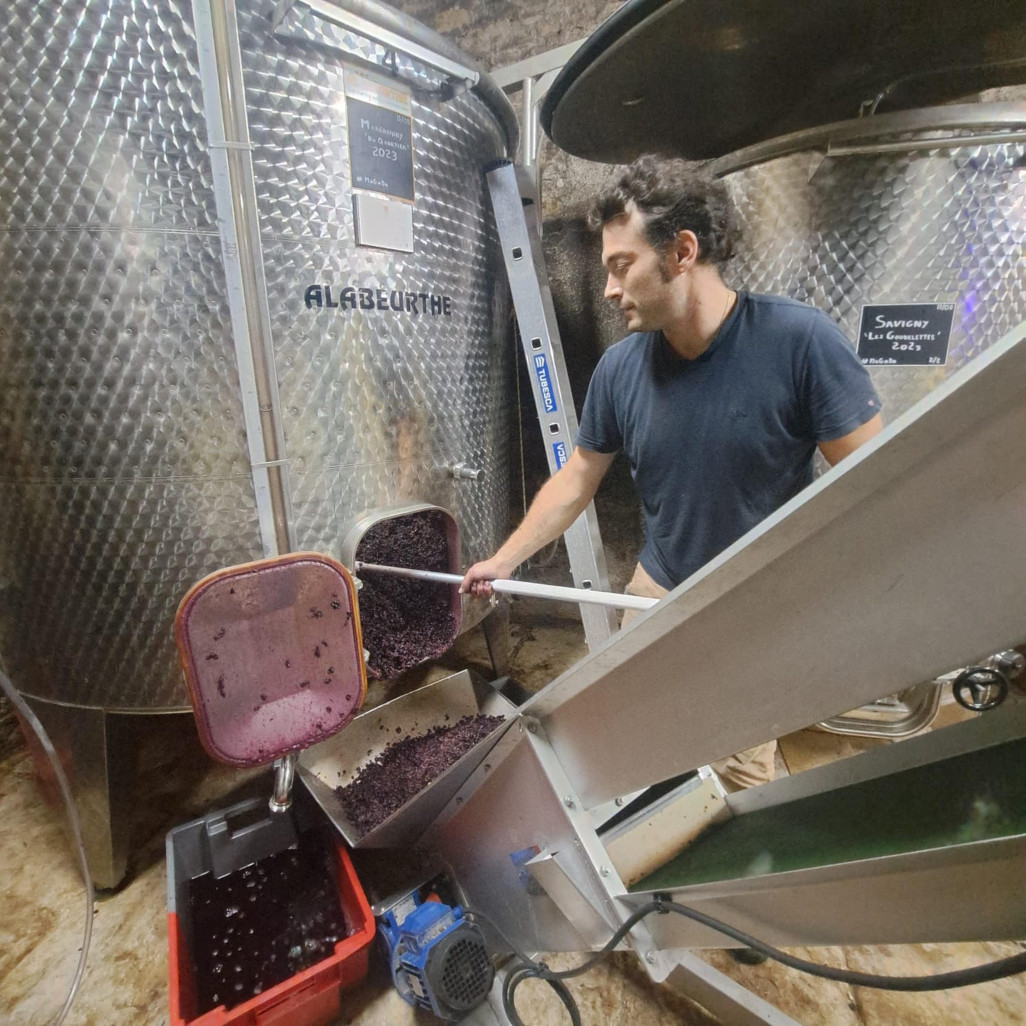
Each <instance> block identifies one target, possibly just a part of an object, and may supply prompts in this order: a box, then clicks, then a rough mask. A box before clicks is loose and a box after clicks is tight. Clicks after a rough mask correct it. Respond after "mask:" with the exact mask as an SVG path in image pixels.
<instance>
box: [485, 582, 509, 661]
mask: <svg viewBox="0 0 1026 1026" xmlns="http://www.w3.org/2000/svg"><path fill="white" fill-rule="evenodd" d="M481 628H482V630H483V631H484V636H485V644H486V645H487V646H488V657H489V659H491V661H492V669H493V670H494V671H495V676H496V677H507V676H509V667H510V644H509V602H508V601H507V600H506V599H504V598H500V599H499V601H498V602H497V603H496V604H495V608H494V609H493V610H492V611H491V612H490V613H489V614H488V615H487V616H486V617H485V618H484V620H483V621H482V622H481Z"/></svg>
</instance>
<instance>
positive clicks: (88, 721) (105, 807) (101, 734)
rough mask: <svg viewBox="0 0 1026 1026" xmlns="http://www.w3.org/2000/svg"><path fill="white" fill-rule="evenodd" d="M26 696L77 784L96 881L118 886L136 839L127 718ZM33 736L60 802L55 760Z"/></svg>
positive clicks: (48, 784)
mask: <svg viewBox="0 0 1026 1026" xmlns="http://www.w3.org/2000/svg"><path fill="white" fill-rule="evenodd" d="M24 697H25V701H26V702H27V703H28V704H29V706H31V708H32V711H33V712H34V713H35V714H36V716H38V717H39V719H40V721H41V722H42V724H43V727H44V728H45V729H46V732H47V734H49V736H50V741H51V742H52V744H53V747H54V749H55V750H56V752H57V755H58V758H60V759H61V763H62V766H63V768H64V773H65V775H66V776H67V778H68V783H69V785H70V786H71V793H72V795H73V797H74V799H75V807H76V809H77V811H78V818H79V821H80V823H81V826H82V839H83V841H84V843H85V849H86V857H87V859H88V862H89V871H90V873H91V874H92V877H93V884H94V886H96V887H99V888H111V887H116V886H117V885H118V884H119V883H120V882H121V880H122V878H123V877H124V875H125V869H126V867H127V863H128V847H129V840H130V834H129V822H128V813H129V808H130V800H131V788H132V773H131V766H130V762H131V758H130V753H129V747H130V746H129V745H128V743H127V738H126V737H125V736H124V735H125V731H124V730H123V729H122V728H123V725H122V724H121V723H120V722H119V721H120V720H123V719H125V717H118V716H116V715H114V714H112V713H106V712H103V711H102V710H98V709H83V708H81V707H79V706H67V705H56V704H54V703H52V702H46V701H43V700H41V699H38V698H29V697H28V696H27V695H26V696H24ZM28 741H29V747H30V748H31V749H32V755H33V759H34V761H35V765H36V771H37V773H38V774H39V777H40V781H41V784H42V787H43V789H44V790H45V791H46V792H47V793H48V796H50V793H51V792H52V797H53V800H54V801H56V802H58V803H59V802H60V796H59V793H58V791H57V785H56V782H55V781H54V780H53V779H52V778H53V770H52V769H51V767H50V762H49V760H48V759H47V758H46V755H45V753H44V752H43V751H42V750H41V749H39V746H38V745H37V744H36V743H35V737H34V735H33V736H31V737H29V738H28Z"/></svg>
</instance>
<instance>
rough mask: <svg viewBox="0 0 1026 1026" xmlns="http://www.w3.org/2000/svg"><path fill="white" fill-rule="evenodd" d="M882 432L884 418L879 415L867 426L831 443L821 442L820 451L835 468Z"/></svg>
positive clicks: (871, 418)
mask: <svg viewBox="0 0 1026 1026" xmlns="http://www.w3.org/2000/svg"><path fill="white" fill-rule="evenodd" d="M882 430H883V417H881V416H880V414H879V413H878V414H877V415H876V416H875V417H870V418H869V420H867V421H866V422H865V424H860V425H859V426H858V427H857V428H856V429H855V430H854V431H851V432H849V433H848V434H846V435H842V436H841V437H840V438H835V439H834V440H833V441H831V442H820V443H819V451H820V452H821V453H822V454H823V458H824V459H825V460H826V461H827V463H829V464H830V466H833V465H834V464H835V463H837V462H838V461H840V460H843V459H844V457H845V456H847V455H849V454H850V453H853V452H854V451H855V450H856V449H857V448H858V447H859V446H860V445H864V444H865V443H866V442H868V441H869V440H870V438H872V437H873V436H874V435H878V434H880V432H881V431H882Z"/></svg>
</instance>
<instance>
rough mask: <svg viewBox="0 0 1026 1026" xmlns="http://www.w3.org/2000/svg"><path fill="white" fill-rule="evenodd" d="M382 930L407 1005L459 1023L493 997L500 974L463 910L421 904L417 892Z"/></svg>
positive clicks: (389, 913)
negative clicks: (491, 995)
mask: <svg viewBox="0 0 1026 1026" xmlns="http://www.w3.org/2000/svg"><path fill="white" fill-rule="evenodd" d="M378 930H379V932H380V934H381V936H382V937H383V938H384V940H385V944H386V946H387V948H388V958H389V965H390V967H391V970H392V979H393V981H394V982H395V986H396V990H398V991H399V993H400V994H401V995H402V997H403V1000H405V1001H406V1002H407V1003H408V1004H411V1005H413V1006H414V1007H416V1008H424V1009H426V1010H427V1011H429V1012H432V1013H433V1014H434V1015H436V1016H438V1018H439V1019H445V1020H447V1021H450V1022H455V1021H457V1020H459V1019H462V1018H463V1017H464V1016H465V1015H466V1014H467V1013H468V1012H470V1011H472V1010H473V1009H475V1008H476V1007H477V1006H478V1005H479V1004H481V1002H482V1001H484V999H485V998H486V997H487V996H488V992H489V991H490V990H491V987H492V980H493V979H494V977H495V969H494V967H493V966H492V960H491V959H490V958H489V957H488V949H487V948H486V947H485V943H484V937H483V936H482V935H481V931H480V930H479V929H478V928H477V926H475V925H474V924H473V923H471V922H469V921H468V920H467V919H465V918H464V917H463V909H462V908H461V907H460V906H459V905H457V906H455V907H454V908H452V907H450V906H448V905H443V904H442V903H441V902H440V901H435V900H427V901H421V900H419V898H418V896H417V893H416V892H414V893H413V894H410V895H408V896H407V897H405V898H403V900H402V901H400V902H398V903H397V904H395V905H393V906H392V907H391V908H390V909H388V911H386V912H385V913H384V914H383V915H382V916H381V918H380V920H379V924H378Z"/></svg>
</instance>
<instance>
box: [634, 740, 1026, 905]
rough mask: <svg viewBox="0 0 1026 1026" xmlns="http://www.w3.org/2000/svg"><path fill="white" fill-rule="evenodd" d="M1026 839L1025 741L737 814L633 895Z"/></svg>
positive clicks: (645, 881)
mask: <svg viewBox="0 0 1026 1026" xmlns="http://www.w3.org/2000/svg"><path fill="white" fill-rule="evenodd" d="M1022 833H1026V739H1022V738H1020V739H1017V740H1015V741H1010V742H1007V743H1005V744H1002V745H997V746H995V747H993V748H988V749H983V750H981V751H975V752H970V753H967V754H965V755H960V756H957V757H956V758H952V759H948V760H945V761H944V762H943V763H939V764H938V763H934V764H931V765H928V766H920V767H917V768H915V769H910V770H905V771H904V772H902V773H897V774H894V775H893V776H889V777H884V778H881V779H877V780H871V781H866V782H863V783H860V784H855V785H852V786H851V787H848V788H844V789H842V790H840V791H832V792H829V793H826V794H819V795H814V796H812V797H809V798H803V799H799V800H797V801H794V802H791V803H790V804H787V805H780V806H776V807H774V808H769V809H762V810H759V811H757V812H751V813H748V814H747V815H743V816H738V817H736V818H734V819H732V820H729V821H728V822H725V823H723V824H722V825H719V826H716V827H713V828H712V829H710V830H709V831H708V832H707V833H706V834H704V835H703V836H702V837H700V838H699V839H698V840H697V841H696V842H695V843H694V844H692V845H691V846H689V847H688V848H686V849H685V850H684V851H683V852H681V853H680V854H679V855H678V856H677V857H676V858H674V859H673V860H672V861H670V862H668V863H667V864H666V865H664V866H662V867H661V868H659V869H657V870H656V871H655V872H654V873H651V874H649V875H648V876H647V877H645V878H644V879H642V880H640V881H639V882H638V883H637V884H635V885H634V886H633V887H632V888H631V891H632V892H636V891H656V890H673V889H675V888H678V887H683V886H686V885H688V884H698V883H708V882H710V881H713V880H733V879H737V878H739V877H746V876H761V875H764V874H766V873H782V872H787V871H789V870H795V869H810V868H813V867H816V866H826V865H835V864H837V863H842V862H854V861H858V860H861V859H869V858H878V857H880V856H884V855H898V854H902V853H905V852H913V851H923V850H927V849H931V848H942V847H948V846H950V845H955V844H962V843H966V842H970V841H981V840H989V839H995V838H999V837H1011V836H1014V835H1017V834H1022Z"/></svg>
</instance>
